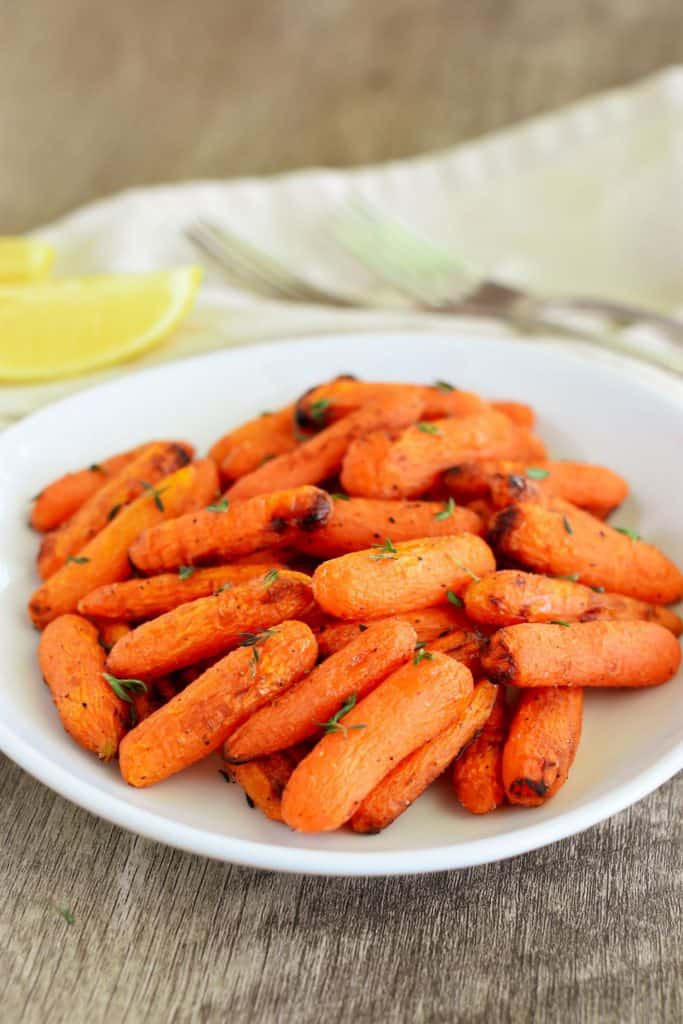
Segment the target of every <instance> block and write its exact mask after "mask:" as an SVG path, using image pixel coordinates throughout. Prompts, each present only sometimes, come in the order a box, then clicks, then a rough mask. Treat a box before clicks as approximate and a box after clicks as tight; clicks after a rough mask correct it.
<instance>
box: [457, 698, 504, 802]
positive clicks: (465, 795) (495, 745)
mask: <svg viewBox="0 0 683 1024" xmlns="http://www.w3.org/2000/svg"><path fill="white" fill-rule="evenodd" d="M506 739H507V707H506V702H505V688H504V687H502V686H499V687H497V692H496V699H495V701H494V704H493V707H492V708H491V713H490V715H489V717H488V718H487V719H486V722H485V724H484V727H483V728H482V730H481V732H480V733H479V735H478V736H477V737H476V738H475V739H474V740H473V741H472V743H470V745H469V746H468V747H467V748H466V749H465V750H464V751H463V752H462V754H461V756H460V757H459V758H458V759H457V761H456V762H455V765H454V766H453V785H454V787H455V795H456V796H457V798H458V800H459V801H460V803H461V804H462V806H463V807H464V808H465V810H467V811H469V812H470V813H471V814H488V813H489V812H490V811H495V809H496V807H500V805H501V804H502V803H503V802H504V800H505V790H504V788H503V745H504V744H505V740H506Z"/></svg>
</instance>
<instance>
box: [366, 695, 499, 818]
mask: <svg viewBox="0 0 683 1024" xmlns="http://www.w3.org/2000/svg"><path fill="white" fill-rule="evenodd" d="M495 698H496V687H495V686H493V685H492V684H491V683H489V682H488V681H487V680H483V681H482V682H481V683H478V684H477V686H475V688H474V690H473V691H472V692H471V693H470V694H468V695H467V696H465V697H463V698H462V699H461V700H460V701H458V703H457V705H456V707H455V708H454V712H453V718H452V720H451V721H450V722H449V724H448V725H447V726H446V728H445V729H442V731H441V732H439V733H438V734H437V735H436V736H434V737H433V739H430V740H428V741H427V742H426V743H424V744H423V745H422V746H421V747H419V748H418V749H417V750H414V751H413V752H412V754H409V755H408V756H407V757H406V758H405V759H404V760H403V761H401V763H400V764H398V765H397V766H396V767H395V768H394V769H393V770H392V771H390V772H389V774H388V775H386V776H385V777H384V778H383V779H382V781H381V782H380V783H378V785H377V786H375V788H374V789H373V790H372V791H371V792H370V793H369V794H368V795H367V796H366V797H365V799H364V800H363V802H362V804H361V805H360V807H359V808H358V810H357V811H356V813H355V814H354V816H353V817H352V819H351V827H352V828H353V830H354V832H381V831H382V829H385V828H386V827H387V826H388V825H391V823H392V822H394V821H396V819H397V818H398V817H399V816H400V815H401V814H403V812H404V811H407V810H408V808H409V807H410V805H411V804H412V803H414V802H415V800H417V798H418V797H419V796H420V795H421V794H422V793H424V791H425V790H426V789H427V787H428V786H430V785H431V784H432V782H434V780H435V779H437V778H438V777H439V775H441V774H442V773H443V772H445V771H446V769H447V768H448V766H449V764H450V763H451V762H452V760H453V758H455V757H457V756H458V754H459V753H460V752H461V751H462V750H463V749H464V747H466V746H467V744H468V743H469V742H470V741H471V739H472V737H473V736H475V735H476V734H477V732H478V731H479V730H480V729H481V728H482V727H483V725H484V723H485V722H486V719H487V718H488V716H489V714H490V712H491V708H492V706H493V702H494V700H495Z"/></svg>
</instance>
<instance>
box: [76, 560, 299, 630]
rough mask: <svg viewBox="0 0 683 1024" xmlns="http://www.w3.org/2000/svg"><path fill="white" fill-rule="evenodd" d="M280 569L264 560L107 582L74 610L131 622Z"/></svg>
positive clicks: (152, 616)
mask: <svg viewBox="0 0 683 1024" xmlns="http://www.w3.org/2000/svg"><path fill="white" fill-rule="evenodd" d="M282 568H284V566H283V564H282V563H281V562H277V563H276V564H275V565H273V564H272V563H268V562H265V563H262V564H260V565H259V564H253V565H217V566H214V567H212V568H210V569H197V570H195V571H194V572H192V574H191V575H190V576H185V577H184V578H183V577H182V576H180V575H179V574H178V573H177V572H175V573H163V574H161V575H159V576H149V577H146V578H144V579H143V578H140V579H134V580H124V581H123V582H121V583H107V584H105V585H104V586H103V587H97V589H96V590H92V591H91V592H90V593H89V594H86V595H85V597H83V598H81V600H80V601H79V602H78V610H79V612H80V613H81V614H82V615H95V616H100V617H102V618H109V619H124V620H126V621H132V622H136V621H141V620H143V619H153V618H154V617H155V616H156V615H163V614H164V612H168V611H171V610H172V609H173V608H177V607H178V605H180V604H185V603H186V602H188V601H194V600H196V599H197V598H198V597H208V596H209V595H210V594H215V593H216V591H217V590H219V589H220V588H221V587H224V588H225V589H226V590H229V589H230V587H234V586H236V585H237V584H239V583H246V582H247V581H248V580H254V579H258V578H259V577H263V576H265V575H266V573H267V572H272V571H274V570H275V571H279V570H280V569H282Z"/></svg>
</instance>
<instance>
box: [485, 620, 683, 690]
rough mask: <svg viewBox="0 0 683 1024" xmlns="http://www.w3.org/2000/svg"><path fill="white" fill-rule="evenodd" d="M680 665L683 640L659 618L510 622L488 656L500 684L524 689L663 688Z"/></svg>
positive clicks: (493, 676)
mask: <svg viewBox="0 0 683 1024" xmlns="http://www.w3.org/2000/svg"><path fill="white" fill-rule="evenodd" d="M680 663H681V648H680V646H679V643H678V641H677V639H676V638H675V637H674V636H673V635H672V634H671V633H670V632H669V630H668V629H664V627H663V626H659V625H657V624H656V623H654V622H600V621H598V622H577V623H574V624H571V625H567V624H561V623H558V624H557V625H550V624H545V623H544V624H537V623H523V624H522V625H518V626H506V627H505V628H504V629H501V630H499V631H498V632H497V633H494V635H493V636H492V637H491V640H490V642H489V647H488V650H487V651H486V652H485V654H484V656H483V658H482V664H483V666H484V670H485V671H486V672H487V673H488V674H489V675H490V677H491V679H493V681H494V682H497V683H512V684H513V685H515V686H520V687H536V686H543V687H548V686H563V687H572V686H625V687H637V686H658V685H659V684H660V683H665V682H666V681H667V680H669V679H671V678H672V677H673V676H674V675H675V674H676V672H677V671H678V668H679V665H680Z"/></svg>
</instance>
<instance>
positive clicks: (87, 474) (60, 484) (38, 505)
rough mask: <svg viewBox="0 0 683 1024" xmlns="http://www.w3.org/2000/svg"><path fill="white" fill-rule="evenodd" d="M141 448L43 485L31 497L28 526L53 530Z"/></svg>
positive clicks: (42, 530) (66, 474) (95, 463)
mask: <svg viewBox="0 0 683 1024" xmlns="http://www.w3.org/2000/svg"><path fill="white" fill-rule="evenodd" d="M139 451H140V448H132V449H131V450H130V451H127V452H121V453H120V454H119V455H112V456H110V458H108V459H104V460H103V461H102V462H94V463H93V464H92V465H91V466H88V467H87V469H79V470H76V472H74V473H65V474H64V476H60V477H59V478H58V479H57V480H53V481H52V483H50V484H48V485H47V487H44V488H43V489H42V491H41V492H40V494H38V495H37V496H36V497H35V498H34V501H33V508H32V510H31V526H32V527H33V529H34V530H40V532H41V533H47V531H48V530H55V529H56V528H57V527H58V526H61V525H62V523H65V522H66V521H67V519H70V518H71V516H72V515H73V514H74V512H76V511H78V509H79V508H80V507H81V505H83V503H84V502H86V501H87V500H88V498H90V497H92V495H93V494H94V493H95V491H99V490H100V488H102V487H104V485H105V484H106V483H107V481H108V480H109V479H110V478H111V477H112V476H115V475H116V474H117V473H118V472H119V470H121V469H123V467H124V466H125V465H127V463H129V462H132V460H133V459H134V458H135V456H136V455H137V454H138V453H139Z"/></svg>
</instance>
